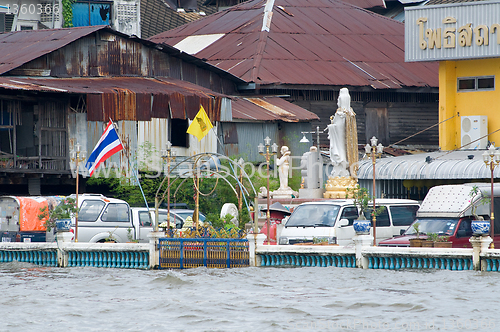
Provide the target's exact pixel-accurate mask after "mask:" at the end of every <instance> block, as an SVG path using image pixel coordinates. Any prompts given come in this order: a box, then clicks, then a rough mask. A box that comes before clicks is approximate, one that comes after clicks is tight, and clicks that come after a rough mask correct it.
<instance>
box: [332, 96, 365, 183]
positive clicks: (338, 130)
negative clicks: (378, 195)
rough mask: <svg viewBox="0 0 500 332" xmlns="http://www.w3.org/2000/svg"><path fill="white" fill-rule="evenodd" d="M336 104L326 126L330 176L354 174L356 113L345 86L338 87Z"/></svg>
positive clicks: (356, 156)
mask: <svg viewBox="0 0 500 332" xmlns="http://www.w3.org/2000/svg"><path fill="white" fill-rule="evenodd" d="M337 105H338V108H337V111H336V112H335V116H332V117H330V120H331V123H330V124H329V125H328V127H327V128H328V138H329V139H330V160H331V161H332V164H333V170H332V172H331V176H333V177H336V176H340V177H349V176H356V167H357V161H358V138H357V129H356V114H355V113H354V111H353V110H352V108H351V96H349V90H347V88H342V89H340V93H339V98H338V101H337ZM351 168H353V169H351Z"/></svg>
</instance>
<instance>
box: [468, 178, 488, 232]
mask: <svg viewBox="0 0 500 332" xmlns="http://www.w3.org/2000/svg"><path fill="white" fill-rule="evenodd" d="M478 195H480V196H481V198H480V199H479V200H477V201H476V202H474V199H475V198H476V197H477V196H478ZM469 197H470V200H469V202H470V203H471V214H472V218H473V219H472V222H471V228H472V234H473V235H475V236H482V235H488V234H489V232H490V221H489V220H484V217H483V216H479V215H477V213H476V211H477V208H478V207H479V206H481V205H485V204H489V203H490V201H491V200H490V199H489V198H488V197H483V196H482V193H481V191H480V190H479V188H478V187H477V186H473V187H472V189H471V191H470V192H469Z"/></svg>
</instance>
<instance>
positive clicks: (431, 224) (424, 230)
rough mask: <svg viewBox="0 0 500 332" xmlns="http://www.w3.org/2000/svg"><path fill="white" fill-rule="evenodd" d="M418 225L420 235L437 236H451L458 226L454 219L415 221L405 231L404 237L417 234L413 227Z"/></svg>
mask: <svg viewBox="0 0 500 332" xmlns="http://www.w3.org/2000/svg"><path fill="white" fill-rule="evenodd" d="M416 223H418V224H419V225H418V228H419V233H420V234H429V233H436V234H438V235H452V234H453V232H454V231H455V227H456V226H457V224H458V219H456V218H422V219H417V220H415V222H413V224H411V226H410V227H409V228H408V229H407V230H406V232H405V235H415V234H417V232H416V231H415V228H414V227H413V225H415V224H416Z"/></svg>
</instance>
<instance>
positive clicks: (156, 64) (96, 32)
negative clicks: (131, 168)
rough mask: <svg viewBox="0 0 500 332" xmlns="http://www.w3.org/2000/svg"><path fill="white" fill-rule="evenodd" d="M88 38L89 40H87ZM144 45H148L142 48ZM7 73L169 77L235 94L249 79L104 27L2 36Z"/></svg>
mask: <svg viewBox="0 0 500 332" xmlns="http://www.w3.org/2000/svg"><path fill="white" fill-rule="evenodd" d="M85 37H87V40H85V41H82V40H84V39H85ZM102 43H104V44H102ZM69 44H71V45H69ZM141 44H142V45H144V46H146V47H143V48H142V49H141V47H140V46H141ZM44 55H47V57H49V56H50V59H48V58H44V57H43V56H44ZM37 60H38V62H37ZM19 67H21V68H19ZM198 69H204V70H205V71H202V70H198ZM12 70H16V71H18V72H16V71H12ZM184 72H185V73H184ZM210 73H214V74H215V75H210ZM3 74H8V75H9V74H10V75H15V76H49V75H50V76H55V77H80V76H105V77H106V76H169V77H174V78H178V79H182V80H184V81H190V82H193V83H197V84H198V85H202V86H204V87H206V88H210V89H211V90H214V91H218V92H224V93H232V92H233V91H234V90H235V84H244V83H245V82H244V81H243V80H241V79H240V78H238V77H236V76H234V75H232V74H229V73H228V72H226V71H224V70H221V69H220V68H218V67H215V66H213V65H211V64H209V63H207V62H205V61H204V60H202V59H199V58H197V57H194V56H192V55H189V54H187V53H184V52H180V51H179V50H178V49H176V48H173V47H171V46H168V45H157V44H155V43H153V42H151V41H148V40H145V39H140V38H137V37H135V36H128V35H125V34H123V33H120V32H117V31H115V30H113V29H111V28H110V27H109V26H102V25H101V26H91V27H78V28H66V29H44V30H24V31H16V32H8V33H3V34H0V75H3ZM197 75H199V76H197ZM201 76H203V77H204V78H201ZM202 81H204V82H202ZM205 83H206V84H205Z"/></svg>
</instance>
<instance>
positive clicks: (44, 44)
mask: <svg viewBox="0 0 500 332" xmlns="http://www.w3.org/2000/svg"><path fill="white" fill-rule="evenodd" d="M103 28H104V27H103V26H93V27H81V28H71V29H44V30H23V31H17V32H6V33H1V34H0V74H3V73H6V72H8V71H10V70H12V69H14V68H17V67H19V66H21V65H23V64H25V63H27V62H29V61H31V60H33V59H36V58H38V57H41V56H42V55H45V54H48V53H50V52H53V51H55V50H57V49H59V48H61V47H63V46H66V45H68V44H70V43H72V42H74V41H75V40H78V39H80V38H82V37H85V36H88V35H90V34H92V33H94V32H96V31H99V30H101V29H103Z"/></svg>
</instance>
